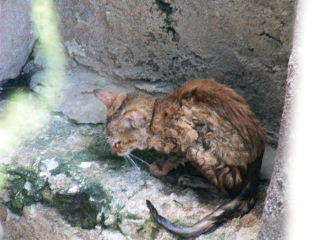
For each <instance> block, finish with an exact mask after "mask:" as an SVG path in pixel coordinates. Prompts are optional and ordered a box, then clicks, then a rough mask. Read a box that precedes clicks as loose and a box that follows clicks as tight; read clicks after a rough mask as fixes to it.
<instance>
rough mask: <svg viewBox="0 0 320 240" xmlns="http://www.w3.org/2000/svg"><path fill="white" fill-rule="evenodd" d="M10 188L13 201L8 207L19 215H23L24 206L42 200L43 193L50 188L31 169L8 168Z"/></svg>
mask: <svg viewBox="0 0 320 240" xmlns="http://www.w3.org/2000/svg"><path fill="white" fill-rule="evenodd" d="M7 173H8V175H9V177H8V188H9V189H10V193H11V200H10V201H9V202H8V204H7V205H8V207H9V208H10V210H11V211H13V212H14V213H17V214H22V210H23V208H24V206H28V205H31V204H32V203H35V202H39V201H41V200H42V191H44V190H46V189H48V188H49V186H48V183H47V182H46V181H45V180H44V179H43V178H41V177H39V176H38V174H37V172H36V171H35V170H32V169H30V168H23V167H17V168H8V169H7Z"/></svg>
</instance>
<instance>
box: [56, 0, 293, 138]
mask: <svg viewBox="0 0 320 240" xmlns="http://www.w3.org/2000/svg"><path fill="white" fill-rule="evenodd" d="M56 3H57V4H58V8H59V9H60V15H61V17H62V24H61V31H62V34H63V37H64V41H65V46H66V48H67V50H68V52H69V54H70V56H72V57H73V59H74V60H75V61H77V62H79V63H81V64H83V65H86V66H90V67H92V68H93V69H94V70H96V71H98V72H99V73H100V74H105V75H110V76H112V77H114V78H116V79H118V80H120V81H124V80H128V81H129V80H130V81H131V82H132V83H133V84H135V85H136V87H137V88H140V89H141V88H142V89H145V91H148V92H158V91H167V90H170V88H168V89H167V87H168V86H172V87H176V86H178V85H180V84H181V83H182V82H183V81H185V80H187V79H190V78H198V77H215V78H217V79H218V80H219V81H221V82H223V83H226V84H227V85H229V86H231V87H234V88H235V89H236V90H237V91H239V92H240V93H241V94H242V95H244V97H245V98H246V99H248V101H249V103H250V104H251V106H252V107H253V109H254V111H255V112H256V113H257V115H258V117H259V118H260V119H261V120H262V122H263V123H264V125H265V126H266V127H267V130H268V134H269V139H270V141H271V142H272V143H275V142H276V140H277V133H278V129H279V122H280V118H281V112H282V106H283V97H284V85H285V79H286V70H287V62H288V57H289V51H290V48H291V33H292V25H293V21H292V20H293V9H294V5H295V1H294V0H272V1H246V0H241V1H221V0H219V1H207V0H200V1H174V0H154V1H147V0H144V1H140V0H131V1H117V0H111V1H106V0H98V1H90V0H84V1H76V0H68V1H65V0H56ZM145 83H148V85H144V84H145ZM152 85H154V86H152ZM159 89H160V90H159Z"/></svg>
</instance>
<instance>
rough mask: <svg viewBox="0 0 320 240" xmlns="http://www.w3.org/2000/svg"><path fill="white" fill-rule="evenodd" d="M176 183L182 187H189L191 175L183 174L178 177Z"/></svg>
mask: <svg viewBox="0 0 320 240" xmlns="http://www.w3.org/2000/svg"><path fill="white" fill-rule="evenodd" d="M178 184H179V186H182V187H190V186H192V177H191V176H189V175H183V176H181V177H179V178H178Z"/></svg>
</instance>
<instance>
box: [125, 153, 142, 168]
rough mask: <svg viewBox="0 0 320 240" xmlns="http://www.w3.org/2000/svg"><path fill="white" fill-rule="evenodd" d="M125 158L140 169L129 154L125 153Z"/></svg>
mask: <svg viewBox="0 0 320 240" xmlns="http://www.w3.org/2000/svg"><path fill="white" fill-rule="evenodd" d="M124 158H125V159H126V160H127V161H128V162H129V163H130V164H131V166H133V167H135V168H137V169H139V167H138V165H137V164H136V163H135V162H134V161H133V159H132V158H131V157H129V155H125V156H124Z"/></svg>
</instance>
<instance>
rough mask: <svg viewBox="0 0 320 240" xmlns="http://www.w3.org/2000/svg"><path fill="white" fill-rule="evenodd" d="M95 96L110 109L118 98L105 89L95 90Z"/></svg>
mask: <svg viewBox="0 0 320 240" xmlns="http://www.w3.org/2000/svg"><path fill="white" fill-rule="evenodd" d="M93 94H94V95H95V96H96V97H97V98H98V99H99V100H100V101H101V102H103V103H104V105H106V106H107V108H110V107H111V105H112V103H113V102H114V100H115V99H116V98H117V96H118V94H116V93H113V92H109V91H107V90H104V89H95V90H93Z"/></svg>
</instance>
